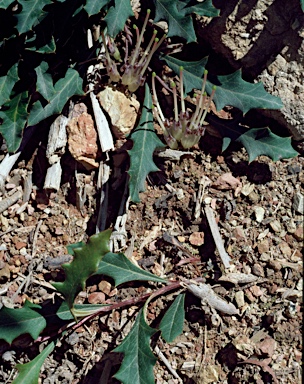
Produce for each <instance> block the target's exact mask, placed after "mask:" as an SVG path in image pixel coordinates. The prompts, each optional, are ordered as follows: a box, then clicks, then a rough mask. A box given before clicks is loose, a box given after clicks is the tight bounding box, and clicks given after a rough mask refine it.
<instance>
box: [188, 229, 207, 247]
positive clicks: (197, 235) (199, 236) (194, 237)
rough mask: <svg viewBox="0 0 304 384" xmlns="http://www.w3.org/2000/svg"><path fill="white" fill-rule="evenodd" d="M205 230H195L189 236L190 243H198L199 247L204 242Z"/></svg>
mask: <svg viewBox="0 0 304 384" xmlns="http://www.w3.org/2000/svg"><path fill="white" fill-rule="evenodd" d="M204 238H205V234H204V232H193V233H191V235H190V237H189V241H190V244H192V245H197V246H198V247H199V246H201V245H203V244H204V241H205V240H204Z"/></svg>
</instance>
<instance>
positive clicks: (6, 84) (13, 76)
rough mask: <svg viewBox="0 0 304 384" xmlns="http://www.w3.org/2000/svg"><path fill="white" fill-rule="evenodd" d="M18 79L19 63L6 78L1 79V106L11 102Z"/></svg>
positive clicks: (10, 70) (9, 71)
mask: <svg viewBox="0 0 304 384" xmlns="http://www.w3.org/2000/svg"><path fill="white" fill-rule="evenodd" d="M18 79H19V77H18V63H16V64H14V65H13V66H12V67H11V68H10V69H9V70H8V72H7V75H6V76H1V77H0V105H2V104H4V103H6V102H7V101H9V99H10V94H11V92H12V89H13V87H14V85H15V84H16V82H17V81H18Z"/></svg>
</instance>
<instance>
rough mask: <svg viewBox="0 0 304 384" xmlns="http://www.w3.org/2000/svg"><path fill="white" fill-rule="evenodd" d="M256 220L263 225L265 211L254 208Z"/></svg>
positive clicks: (260, 208)
mask: <svg viewBox="0 0 304 384" xmlns="http://www.w3.org/2000/svg"><path fill="white" fill-rule="evenodd" d="M254 214H255V219H256V221H257V222H258V223H261V222H262V221H263V219H264V215H265V209H264V208H262V207H255V208H254Z"/></svg>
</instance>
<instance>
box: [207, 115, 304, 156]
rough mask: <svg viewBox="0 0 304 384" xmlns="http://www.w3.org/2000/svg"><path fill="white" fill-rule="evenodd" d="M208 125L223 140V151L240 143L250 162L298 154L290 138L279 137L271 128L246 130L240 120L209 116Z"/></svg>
mask: <svg viewBox="0 0 304 384" xmlns="http://www.w3.org/2000/svg"><path fill="white" fill-rule="evenodd" d="M207 121H208V123H210V124H212V126H214V127H215V128H216V129H217V130H218V131H219V133H220V135H221V136H222V138H223V145H222V151H224V150H225V149H227V148H228V146H229V144H230V142H231V140H234V141H238V142H240V143H241V144H243V145H244V147H245V148H246V150H247V152H248V155H249V161H250V162H251V161H253V160H254V159H255V158H256V157H257V156H259V155H266V156H269V157H270V158H272V159H273V160H278V159H281V158H291V157H295V156H297V155H298V153H297V152H296V151H295V150H294V149H293V147H292V146H291V139H290V138H289V137H279V136H277V135H275V134H273V133H272V132H271V131H270V130H269V128H251V129H248V128H245V127H244V126H242V125H240V124H239V122H238V120H225V119H220V118H219V117H217V116H215V115H213V114H209V115H208V116H207Z"/></svg>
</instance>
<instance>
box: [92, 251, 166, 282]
mask: <svg viewBox="0 0 304 384" xmlns="http://www.w3.org/2000/svg"><path fill="white" fill-rule="evenodd" d="M96 274H100V275H107V276H110V277H112V279H113V280H114V281H115V285H116V286H117V285H119V284H123V283H126V282H128V281H135V280H140V281H156V282H159V283H166V282H167V281H166V280H164V279H162V278H161V277H158V276H156V275H153V274H152V273H150V272H147V271H144V270H143V269H140V268H138V267H137V266H136V265H134V264H133V263H131V261H130V260H128V259H127V258H126V256H125V255H124V254H122V253H118V254H116V253H111V252H109V253H107V254H106V255H105V256H104V257H103V259H102V260H101V262H100V263H99V266H98V270H97V272H96Z"/></svg>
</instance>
